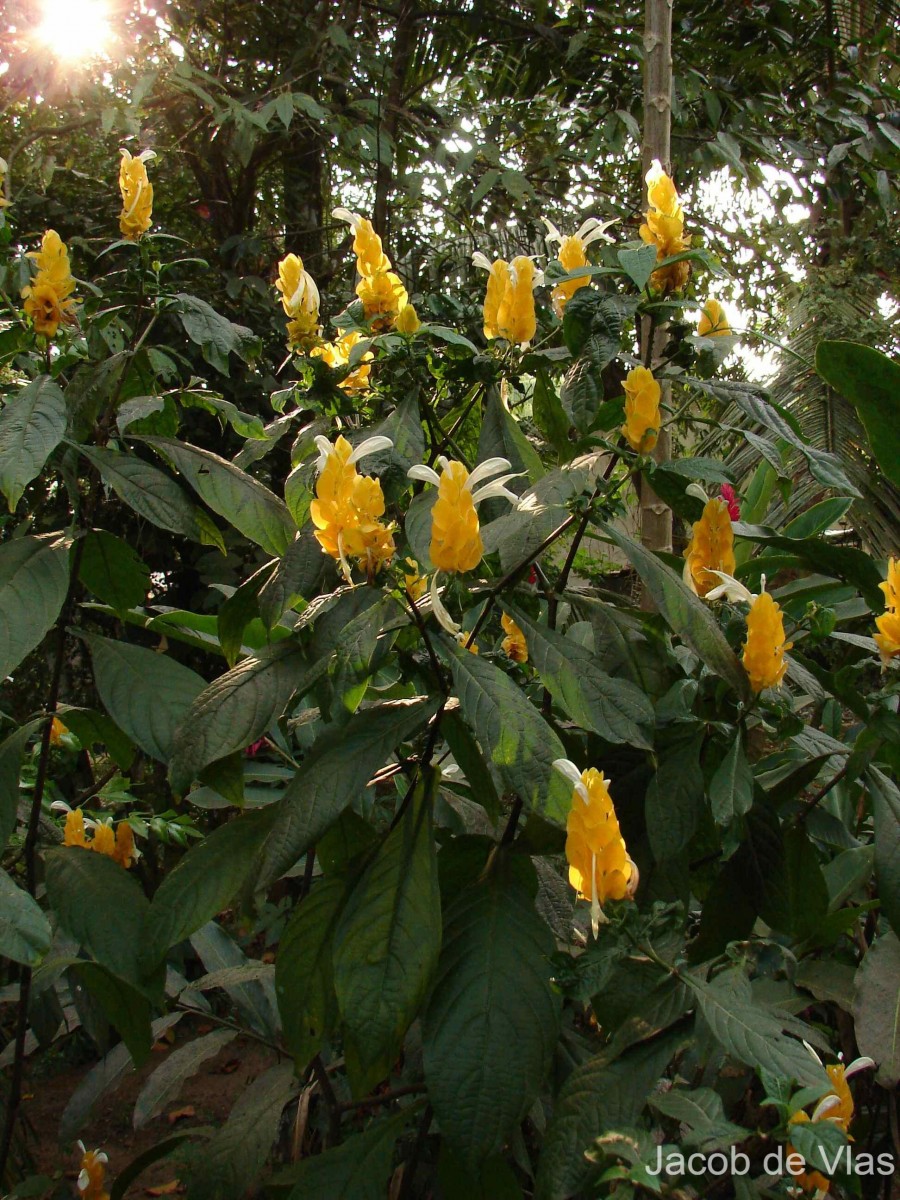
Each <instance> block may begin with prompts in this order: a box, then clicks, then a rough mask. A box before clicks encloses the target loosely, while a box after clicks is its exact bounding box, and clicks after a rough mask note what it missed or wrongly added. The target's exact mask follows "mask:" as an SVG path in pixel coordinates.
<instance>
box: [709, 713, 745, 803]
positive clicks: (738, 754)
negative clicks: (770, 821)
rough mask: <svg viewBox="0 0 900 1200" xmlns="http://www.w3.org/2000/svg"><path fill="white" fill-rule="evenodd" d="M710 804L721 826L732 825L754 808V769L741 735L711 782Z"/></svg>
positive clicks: (737, 737)
mask: <svg viewBox="0 0 900 1200" xmlns="http://www.w3.org/2000/svg"><path fill="white" fill-rule="evenodd" d="M709 802H710V804H711V806H712V814H713V819H714V820H715V822H716V824H717V825H725V826H727V825H730V824H731V822H732V821H733V820H734V819H735V817H742V816H743V815H744V813H747V812H749V811H750V808H751V806H752V804H753V768H752V767H751V766H750V764H749V762H747V756H746V755H745V754H744V748H743V746H742V744H741V732H740V730H738V733H737V736H736V737H735V739H734V741H733V742H732V743H731V745H730V746H729V748H728V751H727V753H726V754H725V757H724V758H723V759H722V760H721V762H720V763H719V765H718V767H717V768H716V770H715V772H714V774H713V777H712V779H711V780H710V782H709Z"/></svg>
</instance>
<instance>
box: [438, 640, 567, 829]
mask: <svg viewBox="0 0 900 1200" xmlns="http://www.w3.org/2000/svg"><path fill="white" fill-rule="evenodd" d="M441 647H442V648H443V649H444V650H445V652H446V655H447V657H448V658H449V659H450V669H451V671H452V672H453V686H454V689H455V691H456V693H457V695H458V696H459V703H460V708H461V710H462V715H463V717H464V718H465V720H466V722H467V723H468V725H469V728H470V729H471V730H472V732H473V733H474V735H475V737H476V738H477V739H478V742H479V744H480V745H481V747H482V749H483V750H484V751H485V753H486V754H487V755H489V756H490V760H491V762H492V763H493V765H494V766H495V767H496V768H497V770H498V771H499V772H500V776H501V778H502V779H503V781H504V783H505V784H506V785H507V787H508V788H509V789H510V790H511V791H514V792H516V793H518V795H519V796H521V798H522V799H523V800H524V801H525V803H526V804H527V805H528V807H529V809H531V811H533V812H536V813H539V814H540V815H541V816H543V817H546V818H547V820H549V821H553V822H555V823H556V824H558V825H564V824H565V822H566V818H567V816H568V813H569V809H570V807H571V804H572V789H571V787H570V785H569V784H567V783H566V781H565V779H563V777H562V776H561V775H560V774H559V772H558V771H554V770H553V762H554V760H555V759H557V758H565V757H566V755H565V751H564V748H563V744H562V742H561V741H560V740H559V738H558V737H557V736H556V734H555V733H554V731H553V730H552V729H551V728H550V726H549V725H548V724H547V722H546V721H545V720H544V718H543V717H542V716H541V715H540V713H539V712H538V711H537V709H536V708H535V707H534V705H533V704H532V703H531V701H530V700H529V699H528V698H527V697H526V696H525V694H524V693H523V691H522V689H521V688H520V687H519V686H518V685H517V684H515V683H514V682H513V680H512V679H511V678H510V677H509V675H507V674H506V673H505V672H504V671H503V670H501V669H500V668H499V667H497V666H495V665H494V664H493V663H492V662H488V661H487V659H483V658H480V657H479V656H478V655H477V654H471V653H470V652H469V651H468V650H464V649H463V648H462V647H461V646H458V645H457V644H456V643H455V642H451V641H449V640H448V639H446V638H442V639H441Z"/></svg>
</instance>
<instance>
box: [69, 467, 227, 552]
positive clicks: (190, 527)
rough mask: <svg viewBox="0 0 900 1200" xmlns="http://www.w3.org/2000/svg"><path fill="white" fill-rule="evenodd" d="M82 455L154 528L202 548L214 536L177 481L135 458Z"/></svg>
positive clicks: (129, 505) (120, 496) (106, 482)
mask: <svg viewBox="0 0 900 1200" xmlns="http://www.w3.org/2000/svg"><path fill="white" fill-rule="evenodd" d="M78 450H79V452H80V453H81V454H82V455H83V456H84V457H85V458H86V459H87V460H88V462H89V463H92V464H93V466H95V467H96V468H97V470H98V471H99V472H100V477H101V479H102V480H103V482H104V483H105V484H107V486H109V487H111V488H112V490H113V491H114V492H115V493H116V495H117V496H118V497H119V499H120V500H122V501H124V503H125V504H127V505H128V507H129V508H131V509H133V510H134V512H136V513H137V514H138V516H139V517H144V518H145V520H147V521H149V522H150V523H151V524H152V525H156V526H158V528H160V529H166V530H168V531H169V533H177V534H179V535H180V536H182V537H186V538H190V539H191V541H193V542H200V543H201V544H202V545H208V544H210V533H209V530H208V528H207V527H206V524H205V523H204V521H202V520H201V517H204V516H205V514H201V513H200V512H199V510H198V509H196V508H195V507H194V505H193V504H191V502H190V500H188V498H187V496H186V495H185V494H184V492H183V491H182V490H181V488H180V487H179V486H178V484H177V483H176V482H175V480H174V479H172V478H171V477H170V476H169V475H167V474H166V473H165V471H161V470H160V469H159V467H154V466H153V465H152V464H151V463H146V462H144V460H143V459H142V458H138V457H137V456H136V455H133V454H120V453H119V452H118V451H116V450H107V449H101V448H100V447H98V446H79V447H78Z"/></svg>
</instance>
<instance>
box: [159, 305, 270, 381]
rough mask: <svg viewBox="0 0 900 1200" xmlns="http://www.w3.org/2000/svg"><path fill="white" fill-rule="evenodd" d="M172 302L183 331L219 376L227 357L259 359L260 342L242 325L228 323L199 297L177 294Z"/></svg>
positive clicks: (224, 372)
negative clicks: (233, 355)
mask: <svg viewBox="0 0 900 1200" xmlns="http://www.w3.org/2000/svg"><path fill="white" fill-rule="evenodd" d="M175 301H176V303H175V312H176V313H177V314H178V316H179V317H180V319H181V324H182V325H183V326H184V332H185V333H186V334H187V335H188V337H189V338H190V339H191V341H192V342H196V344H197V345H198V346H199V347H200V352H201V354H202V355H203V357H204V358H205V359H206V361H207V362H208V363H209V365H210V366H211V367H215V368H216V370H217V371H221V372H222V374H223V375H227V374H228V356H229V354H236V355H237V356H238V358H242V359H243V360H244V362H247V363H249V362H252V361H253V360H254V359H255V358H257V357H258V356H259V353H260V349H261V347H262V343H261V341H260V339H259V338H258V337H257V335H256V334H255V333H254V332H253V330H252V329H248V328H247V326H246V325H236V324H235V323H234V321H229V320H228V318H227V317H223V316H222V314H221V313H217V312H216V310H215V309H214V308H213V307H212V306H211V305H210V304H207V303H206V301H205V300H201V299H200V298H199V296H191V295H189V294H188V293H187V292H180V293H179V294H178V295H177V296H176V297H175Z"/></svg>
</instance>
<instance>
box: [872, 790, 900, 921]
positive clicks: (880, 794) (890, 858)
mask: <svg viewBox="0 0 900 1200" xmlns="http://www.w3.org/2000/svg"><path fill="white" fill-rule="evenodd" d="M866 779H867V782H868V785H869V792H870V794H871V796H872V811H873V814H874V817H875V872H876V874H877V876H878V895H879V897H880V898H881V906H882V908H883V910H884V913H885V915H886V916H887V919H888V920H889V921H890V923H891V925H892V926H893V928H894V932H896V931H897V930H898V929H900V791H898V789H897V785H896V784H895V783H894V781H893V780H892V779H890V778H889V777H888V776H887V775H885V774H884V773H883V772H882V771H879V770H877V769H876V768H874V767H871V768H870V769H869V771H868V773H867V775H866Z"/></svg>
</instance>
